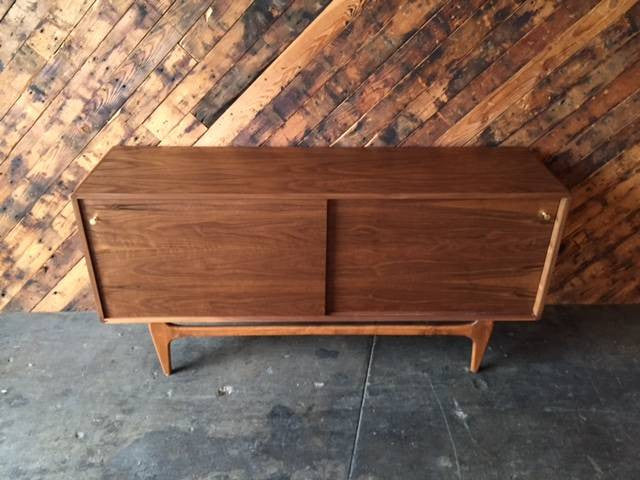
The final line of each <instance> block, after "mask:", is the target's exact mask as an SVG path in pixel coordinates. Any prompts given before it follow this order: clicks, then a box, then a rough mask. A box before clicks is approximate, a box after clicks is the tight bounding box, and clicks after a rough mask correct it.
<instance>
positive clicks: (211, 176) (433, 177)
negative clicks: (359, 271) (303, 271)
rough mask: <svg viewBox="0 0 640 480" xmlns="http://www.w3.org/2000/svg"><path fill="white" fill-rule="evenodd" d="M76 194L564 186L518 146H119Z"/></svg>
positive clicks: (488, 193)
mask: <svg viewBox="0 0 640 480" xmlns="http://www.w3.org/2000/svg"><path fill="white" fill-rule="evenodd" d="M75 195H76V196H77V197H79V198H89V197H91V198H103V199H113V198H122V197H123V196H126V197H127V198H134V197H149V196H157V197H163V198H166V197H190V196H191V197H199V196H211V195H220V196H225V197H227V196H230V197H234V196H239V197H243V198H247V197H253V198H259V197H265V198H268V197H279V198H281V197H283V196H290V197H297V198H356V197H369V198H406V197H413V198H447V197H448V198H451V197H456V198H465V197H466V198H490V197H528V196H536V197H539V196H541V195H544V196H550V197H560V196H565V195H567V191H566V189H565V188H564V187H563V185H562V184H561V183H560V182H559V181H558V180H556V179H555V178H554V177H553V175H552V174H551V173H550V172H549V171H548V170H547V169H546V167H545V166H544V165H543V164H542V162H541V161H540V157H539V155H538V154H537V153H535V152H532V151H529V150H527V149H524V148H487V147H472V148H451V147H448V148H439V147H427V148H423V147H416V148H311V149H310V148H273V147H267V148H262V147H261V148H238V147H197V148H194V147H116V148H114V149H112V150H111V151H110V152H109V153H108V154H107V155H106V156H105V157H104V159H103V160H102V161H101V162H100V164H99V165H98V166H97V168H96V169H95V170H94V171H93V172H92V173H91V174H90V175H89V177H88V178H87V179H86V180H85V181H84V182H83V183H82V185H81V186H80V187H79V188H78V190H77V191H76V194H75Z"/></svg>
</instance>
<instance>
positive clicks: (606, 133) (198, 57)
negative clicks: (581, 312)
mask: <svg viewBox="0 0 640 480" xmlns="http://www.w3.org/2000/svg"><path fill="white" fill-rule="evenodd" d="M639 31H640V2H639V1H637V0H635V1H634V0H618V1H616V2H611V1H608V0H606V1H604V0H603V1H598V0H567V1H560V0H470V1H468V2H457V1H454V0H416V1H413V2H404V1H401V0H384V1H383V0H273V1H266V0H215V1H214V0H176V1H171V0H65V1H57V0H53V1H50V2H36V1H33V0H21V1H17V2H0V247H1V248H0V279H1V281H2V283H1V284H0V309H6V310H38V311H48V310H61V309H79V308H92V304H91V297H90V291H89V289H88V284H87V276H86V266H85V263H84V259H83V258H82V253H81V251H80V248H79V242H78V238H77V232H76V226H75V224H74V220H73V215H72V211H71V205H70V203H69V195H70V193H71V192H72V191H73V189H74V188H75V187H76V186H77V185H78V183H79V182H80V181H81V180H82V179H83V178H85V177H86V175H87V174H88V173H89V172H90V171H91V170H92V169H93V168H94V167H95V165H96V164H97V163H98V161H99V160H100V158H101V157H102V156H103V155H104V154H105V153H106V151H108V149H109V148H111V147H112V146H114V145H118V144H121V143H124V144H129V145H135V144H146V145H156V144H160V145H229V144H235V145H263V144H264V145H291V144H299V145H304V146H314V145H344V146H376V145H397V146H402V145H433V144H438V145H464V144H479V145H523V146H530V147H532V148H536V149H539V150H540V151H542V152H543V153H545V155H547V162H548V165H549V167H550V168H551V169H552V170H553V171H554V172H555V173H556V174H557V175H558V176H559V177H560V178H561V179H562V180H563V181H564V182H565V184H566V185H568V186H569V187H571V188H572V190H573V193H574V196H575V199H574V202H573V204H572V211H571V213H570V215H569V223H568V229H567V234H566V236H565V239H564V241H563V243H562V246H561V250H560V255H559V265H558V270H557V274H556V276H555V280H554V283H553V285H552V292H551V299H552V300H555V301H558V302H562V301H565V302H591V303H593V302H638V301H640V279H639V278H638V275H637V274H635V273H634V272H636V271H637V269H638V267H639V266H640V265H638V258H640V238H638V237H640V236H638V235H637V232H638V231H639V230H640V225H639V224H640V193H639V192H640V190H639V188H640V180H639V178H640V177H639V175H640V173H639V170H640V151H639V150H638V149H639V148H640V134H639V132H640V82H639V81H638V79H639V78H640V34H639Z"/></svg>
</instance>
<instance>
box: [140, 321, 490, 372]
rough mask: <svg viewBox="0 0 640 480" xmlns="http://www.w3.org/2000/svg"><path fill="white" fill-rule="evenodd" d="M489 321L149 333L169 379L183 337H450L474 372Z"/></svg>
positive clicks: (175, 327) (174, 328)
mask: <svg viewBox="0 0 640 480" xmlns="http://www.w3.org/2000/svg"><path fill="white" fill-rule="evenodd" d="M493 323H494V322H492V321H475V322H467V323H456V324H438V325H432V324H427V325H425V324H375V325H349V324H338V325H336V324H333V325H332V324H324V325H264V326H263V325H234V326H192V325H179V324H174V323H149V332H150V333H151V339H152V340H153V345H154V346H155V348H156V353H157V354H158V360H160V365H161V367H162V371H163V372H164V374H165V375H171V342H172V341H173V340H176V339H178V338H183V337H236V336H286V335H396V336H402V335H412V336H413V335H416V336H420V335H423V336H427V335H454V336H463V337H467V338H469V339H471V341H472V348H471V364H470V366H469V370H470V371H471V372H473V373H476V372H478V370H479V369H480V364H481V363H482V358H483V357H484V353H485V351H486V349H487V345H488V344H489V339H490V338H491V332H492V331H493Z"/></svg>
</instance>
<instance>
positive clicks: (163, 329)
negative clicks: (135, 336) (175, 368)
mask: <svg viewBox="0 0 640 480" xmlns="http://www.w3.org/2000/svg"><path fill="white" fill-rule="evenodd" d="M149 333H150V334H151V340H153V346H154V347H156V353H157V354H158V360H160V366H161V367H162V371H163V372H164V374H165V375H167V376H169V375H171V341H172V340H173V331H172V329H171V327H170V326H169V325H167V324H166V323H150V324H149Z"/></svg>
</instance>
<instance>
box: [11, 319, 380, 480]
mask: <svg viewBox="0 0 640 480" xmlns="http://www.w3.org/2000/svg"><path fill="white" fill-rule="evenodd" d="M369 349H370V339H369V338H365V337H360V338H357V337H356V338H354V337H352V338H346V337H317V338H301V337H297V338H296V337H289V338H246V337H245V338H222V339H184V340H178V341H176V342H175V343H174V346H173V354H174V364H175V366H176V367H177V370H178V371H177V372H176V374H174V375H172V376H171V377H169V378H166V377H164V375H163V374H162V373H161V371H160V368H159V365H158V363H157V360H156V357H155V352H154V351H153V346H152V345H151V340H150V338H149V336H148V333H147V329H146V327H145V326H141V325H135V326H105V325H101V324H99V322H98V321H97V319H96V317H95V316H94V315H83V314H75V315H73V314H66V315H64V314H61V315H19V314H18V315H7V316H4V317H2V318H0V391H2V392H3V393H0V479H3V480H4V479H7V480H8V479H11V480H14V479H15V480H18V479H29V480H34V479H93V478H103V479H158V480H164V479H166V480H178V479H187V478H188V479H271V480H277V479H325V478H345V477H346V474H347V469H348V466H349V463H350V460H351V454H352V450H353V445H354V435H355V431H356V424H357V421H358V417H359V408H360V402H361V398H362V385H363V382H364V377H365V372H366V367H367V361H368V358H369ZM223 387H231V388H232V391H231V393H227V394H223V393H225V391H226V392H228V391H229V389H226V390H225V389H224V388H223ZM221 389H222V390H221Z"/></svg>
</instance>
